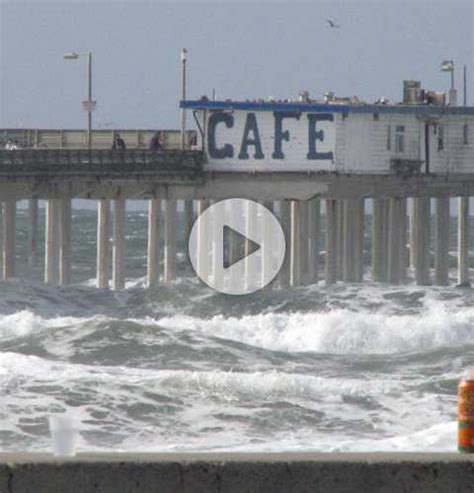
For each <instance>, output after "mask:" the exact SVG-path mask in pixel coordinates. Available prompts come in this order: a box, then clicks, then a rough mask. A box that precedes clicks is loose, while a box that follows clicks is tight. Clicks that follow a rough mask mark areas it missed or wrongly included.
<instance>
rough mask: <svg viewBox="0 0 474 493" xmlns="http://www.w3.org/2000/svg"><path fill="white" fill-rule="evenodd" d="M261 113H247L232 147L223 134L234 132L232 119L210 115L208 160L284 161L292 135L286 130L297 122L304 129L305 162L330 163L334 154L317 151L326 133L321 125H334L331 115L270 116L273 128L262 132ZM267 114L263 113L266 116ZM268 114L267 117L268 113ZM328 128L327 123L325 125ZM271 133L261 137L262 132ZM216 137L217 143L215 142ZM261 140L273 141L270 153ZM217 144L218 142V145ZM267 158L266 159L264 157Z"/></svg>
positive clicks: (231, 115) (229, 116)
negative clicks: (322, 161)
mask: <svg viewBox="0 0 474 493" xmlns="http://www.w3.org/2000/svg"><path fill="white" fill-rule="evenodd" d="M263 113H264V112H248V113H246V115H245V121H244V125H243V130H242V132H241V135H239V136H238V137H239V138H238V139H237V141H236V139H235V138H233V139H232V140H233V143H231V142H229V140H227V141H226V133H227V134H229V135H230V132H232V130H233V129H234V123H235V118H234V114H233V113H231V112H212V113H211V114H210V116H209V119H208V122H207V147H208V155H209V157H210V158H211V159H219V160H221V159H235V158H237V159H238V160H242V161H245V160H248V159H255V160H264V159H272V160H284V159H285V143H287V142H289V141H290V138H291V134H290V130H289V129H288V128H287V126H288V124H289V123H290V122H292V121H293V122H295V121H297V122H299V123H300V124H301V125H303V133H305V134H306V136H305V139H304V140H305V145H306V146H307V147H306V149H305V151H306V154H305V156H306V159H307V160H310V161H318V160H333V152H332V151H328V150H327V149H326V150H325V151H323V150H321V149H320V146H321V144H322V143H323V142H324V141H325V131H324V130H323V129H322V128H320V126H321V125H324V123H323V122H333V121H334V115H333V114H331V113H300V112H289V111H288V112H273V124H272V125H270V126H268V125H266V126H265V130H261V128H260V122H259V116H257V115H262V114H263ZM265 113H266V112H265ZM267 114H268V113H267ZM326 124H327V123H326ZM264 131H266V132H270V135H263V134H262V132H264ZM217 134H219V139H217ZM263 139H265V140H267V141H268V140H271V141H272V144H273V145H272V149H270V150H268V146H267V150H266V151H264V146H263V145H262V141H263ZM218 140H219V141H218ZM265 154H267V155H265Z"/></svg>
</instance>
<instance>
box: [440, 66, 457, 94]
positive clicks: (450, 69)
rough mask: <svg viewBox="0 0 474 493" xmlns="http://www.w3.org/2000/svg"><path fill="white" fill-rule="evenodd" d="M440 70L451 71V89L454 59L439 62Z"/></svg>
mask: <svg viewBox="0 0 474 493" xmlns="http://www.w3.org/2000/svg"><path fill="white" fill-rule="evenodd" d="M441 72H451V90H453V89H454V61H453V60H444V61H443V62H441Z"/></svg>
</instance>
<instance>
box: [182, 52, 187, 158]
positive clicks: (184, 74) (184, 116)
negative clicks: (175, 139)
mask: <svg viewBox="0 0 474 493" xmlns="http://www.w3.org/2000/svg"><path fill="white" fill-rule="evenodd" d="M187 54H188V51H187V50H186V48H183V49H182V50H181V67H182V69H181V100H182V101H185V100H186V59H187ZM185 133H186V111H185V109H184V108H181V149H183V150H184V142H185Z"/></svg>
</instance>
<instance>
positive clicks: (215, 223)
mask: <svg viewBox="0 0 474 493" xmlns="http://www.w3.org/2000/svg"><path fill="white" fill-rule="evenodd" d="M188 249H189V257H190V259H191V264H192V266H193V268H194V270H195V271H196V274H197V275H198V276H199V278H200V279H201V280H202V281H204V282H205V283H206V284H207V285H208V286H210V287H211V288H213V289H215V290H216V291H219V292H221V293H226V294H236V295H240V294H249V293H253V292H255V291H257V290H259V289H261V288H263V287H265V286H266V285H267V284H268V283H269V282H271V281H272V280H273V279H274V278H275V276H276V275H277V274H278V272H279V270H280V268H281V265H282V263H283V259H284V257H285V236H284V233H283V230H282V228H281V226H280V223H279V222H278V219H277V218H276V217H275V216H274V215H273V213H272V212H270V211H269V210H268V209H267V208H266V207H264V206H263V205H261V204H259V203H257V202H253V201H252V200H245V199H228V200H223V201H221V202H217V203H214V204H213V205H211V206H210V207H208V208H207V209H206V210H205V211H204V212H203V213H201V214H200V216H199V217H198V218H197V219H196V221H195V222H194V225H193V228H192V230H191V234H190V236H189V243H188Z"/></svg>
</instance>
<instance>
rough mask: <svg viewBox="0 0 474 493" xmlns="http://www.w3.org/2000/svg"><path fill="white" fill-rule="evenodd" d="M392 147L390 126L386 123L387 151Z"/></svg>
mask: <svg viewBox="0 0 474 493" xmlns="http://www.w3.org/2000/svg"><path fill="white" fill-rule="evenodd" d="M391 149H392V127H391V125H387V151H390V150H391Z"/></svg>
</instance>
